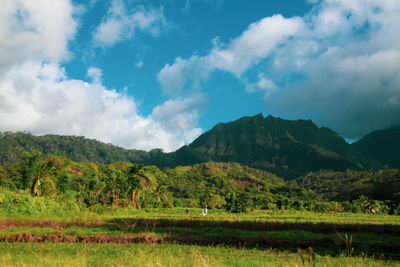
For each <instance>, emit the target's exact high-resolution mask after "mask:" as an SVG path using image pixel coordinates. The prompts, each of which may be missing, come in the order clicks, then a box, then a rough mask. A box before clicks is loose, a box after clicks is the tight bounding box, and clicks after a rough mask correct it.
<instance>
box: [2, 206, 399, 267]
mask: <svg viewBox="0 0 400 267" xmlns="http://www.w3.org/2000/svg"><path fill="white" fill-rule="evenodd" d="M198 213H199V209H190V210H189V214H186V209H179V208H175V209H165V210H162V209H152V210H115V211H114V212H113V213H108V214H102V215H99V214H95V213H89V212H87V213H84V214H83V217H82V218H79V219H77V218H67V217H58V218H55V217H53V218H51V217H46V218H43V217H40V216H37V217H30V218H26V217H14V218H10V217H7V219H6V218H3V220H0V237H3V238H5V237H7V238H6V239H5V240H17V239H15V238H14V239H12V238H11V239H9V238H8V237H9V236H10V235H11V236H13V235H14V236H17V235H20V234H24V233H29V234H30V235H32V236H36V237H46V236H50V235H57V236H60V235H70V236H75V237H87V236H102V235H107V236H126V235H130V236H140V235H146V234H149V235H150V236H157V237H159V238H161V239H163V240H164V242H163V244H162V245H160V244H158V245H150V244H144V243H138V244H98V243H89V244H84V243H73V244H68V243H45V244H43V243H29V244H23V243H19V242H15V243H13V242H11V243H8V242H0V266H8V265H19V266H24V265H36V266H39V265H52V266H64V265H68V266H72V265H73V266H88V265H89V266H97V265H99V266H100V265H102V266H104V265H106V266H118V265H124V266H125V265H128V266H138V265H140V266H156V265H158V264H161V266H271V265H272V266H296V265H297V266H301V265H302V259H301V255H300V254H302V253H300V254H299V253H297V250H298V248H302V249H304V250H306V249H307V247H309V246H311V247H312V248H313V249H314V251H315V252H316V260H315V263H316V266H332V265H334V266H382V265H385V266H386V265H389V266H392V265H393V266H400V261H398V259H400V216H387V215H365V214H347V213H346V214H327V213H314V212H295V211H284V212H270V211H254V212H252V213H248V214H228V213H225V212H224V211H216V210H211V211H210V212H209V214H208V215H207V216H201V215H200V216H199V215H198ZM5 219H6V220H5ZM345 234H347V235H348V237H351V238H352V243H351V244H347V245H346V242H345V241H344V240H343V239H342V238H341V236H345ZM2 240H4V239H2ZM47 240H48V239H47ZM74 242H75V241H74ZM91 242H92V241H91ZM141 242H143V241H141ZM346 251H352V257H349V258H346V257H344V256H343V255H345V254H346ZM353 251H354V252H353ZM302 255H303V254H302ZM303 256H304V255H303ZM307 257H308V256H307ZM307 257H306V258H307ZM308 258H309V257H308ZM379 258H382V259H385V260H386V261H383V260H378V259H379ZM389 259H394V261H387V260H389ZM14 260H15V261H14ZM303 260H304V259H303ZM306 260H307V259H306ZM308 264H309V263H308Z"/></svg>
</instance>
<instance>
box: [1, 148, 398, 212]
mask: <svg viewBox="0 0 400 267" xmlns="http://www.w3.org/2000/svg"><path fill="white" fill-rule="evenodd" d="M0 188H1V189H0V191H1V192H0V206H1V207H2V209H6V210H7V209H22V210H25V211H26V212H30V210H35V208H33V206H35V207H36V205H39V206H38V207H36V208H39V209H42V208H43V206H41V205H42V204H40V201H39V200H40V199H42V200H43V201H47V202H48V201H50V200H51V199H53V200H54V201H56V202H57V203H59V202H60V203H70V204H69V206H70V207H76V208H77V209H79V208H85V209H86V208H87V209H91V210H97V211H98V210H102V209H105V208H107V207H129V206H130V207H134V208H137V209H140V208H146V207H170V206H179V207H199V208H200V207H209V208H223V209H226V210H229V211H232V212H239V211H247V210H248V209H298V210H317V211H345V210H347V211H363V212H374V213H375V212H383V213H390V214H395V213H398V212H399V211H400V210H399V208H400V206H399V205H400V193H399V191H400V174H399V171H398V170H382V171H378V172H374V171H362V172H357V171H347V172H330V171H319V172H316V173H308V174H307V175H305V176H303V177H300V178H298V179H296V180H292V181H284V180H283V179H281V178H279V177H278V176H276V175H274V174H272V173H270V172H266V171H262V170H258V169H253V168H249V167H246V166H242V165H240V164H238V163H216V162H208V163H201V164H195V165H193V166H178V167H175V168H167V169H165V170H160V169H159V168H157V167H156V166H144V165H142V164H132V163H128V162H121V161H120V162H115V163H112V164H108V165H104V164H95V163H92V162H75V161H71V160H69V159H67V158H64V157H59V156H52V157H49V158H47V159H41V153H40V152H35V153H33V154H30V153H23V154H22V157H21V160H20V161H19V162H18V163H14V164H7V165H3V166H0ZM28 195H29V196H30V197H28ZM38 201H39V202H38ZM47 202H46V203H47ZM361 203H363V204H362V205H361ZM4 205H6V206H4ZM32 205H33V206H32ZM43 205H45V206H46V205H48V204H43Z"/></svg>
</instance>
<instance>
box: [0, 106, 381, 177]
mask: <svg viewBox="0 0 400 267" xmlns="http://www.w3.org/2000/svg"><path fill="white" fill-rule="evenodd" d="M34 150H39V151H41V152H42V153H43V155H44V156H45V157H48V156H49V155H58V156H64V157H67V158H69V159H71V160H74V161H90V162H94V163H98V164H109V163H112V162H116V161H127V162H135V163H143V164H145V165H156V166H157V167H159V168H165V167H170V168H171V167H176V166H180V165H193V164H196V163H204V162H208V161H216V162H238V163H240V164H243V165H247V166H250V167H253V168H258V169H263V170H267V171H270V172H273V173H275V174H277V175H279V176H281V177H285V178H290V179H292V178H296V177H299V176H301V175H303V174H306V173H308V172H310V171H318V170H321V169H325V170H336V171H344V170H346V169H352V170H363V169H369V168H380V167H381V165H380V164H379V163H377V162H376V161H374V160H371V159H369V158H368V157H367V156H365V155H363V154H362V153H360V152H358V151H356V150H355V149H353V147H352V146H350V145H349V144H348V143H347V142H346V141H345V140H344V139H343V138H342V137H341V136H340V135H339V134H337V133H335V132H333V131H332V130H330V129H328V128H325V127H322V128H319V127H317V126H316V125H315V124H314V123H313V122H312V121H311V120H296V121H290V120H284V119H281V118H275V117H272V116H268V117H265V118H264V117H263V116H262V115H261V114H259V115H256V116H252V117H244V118H241V119H239V120H236V121H232V122H228V123H219V124H217V125H216V126H215V127H214V128H212V129H211V130H209V131H207V132H206V133H204V134H202V135H201V136H199V137H198V138H197V139H196V140H194V141H193V142H192V143H191V144H189V145H187V146H183V147H182V148H180V149H178V150H177V151H175V152H172V153H164V152H163V151H162V150H161V149H153V150H151V151H150V152H146V151H141V150H127V149H123V148H121V147H117V146H114V145H111V144H104V143H102V142H99V141H96V140H90V139H86V138H84V137H75V136H58V135H44V136H33V135H31V134H27V133H3V134H0V164H4V163H11V162H16V161H18V159H19V156H20V155H21V153H22V152H23V151H28V152H30V153H32V152H33V151H34Z"/></svg>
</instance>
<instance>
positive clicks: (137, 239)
mask: <svg viewBox="0 0 400 267" xmlns="http://www.w3.org/2000/svg"><path fill="white" fill-rule="evenodd" d="M0 242H52V243H59V242H66V243H147V244H161V243H163V239H162V238H161V237H158V236H154V235H152V234H139V235H134V236H132V235H119V236H117V235H88V236H72V235H64V234H61V235H47V236H34V235H32V234H30V233H21V234H8V235H7V236H4V237H0Z"/></svg>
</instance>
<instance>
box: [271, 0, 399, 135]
mask: <svg viewBox="0 0 400 267" xmlns="http://www.w3.org/2000/svg"><path fill="white" fill-rule="evenodd" d="M305 22H306V25H307V28H305V29H304V30H303V31H301V32H299V33H297V34H296V35H295V36H294V37H293V38H292V39H291V40H288V41H287V42H285V45H284V46H283V47H281V48H279V49H277V51H276V53H275V54H274V55H273V56H272V57H271V61H272V62H273V64H272V65H271V66H269V67H268V69H267V70H266V71H267V72H269V73H270V74H272V73H273V74H274V75H273V76H274V77H273V78H274V79H275V81H276V82H277V83H281V84H283V86H280V87H281V88H280V90H276V91H274V93H273V94H272V95H269V96H268V97H267V98H266V106H267V107H268V109H269V110H270V111H271V112H273V113H278V114H282V115H285V116H287V117H291V118H296V117H298V116H299V115H301V114H308V115H309V116H311V117H312V118H313V119H315V120H316V121H317V122H318V123H319V124H320V125H325V126H329V127H332V128H333V129H334V130H336V131H339V132H340V133H341V134H343V135H345V136H346V137H349V138H359V137H362V136H363V135H364V134H366V133H368V132H370V131H373V130H376V129H380V128H386V127H390V126H392V125H394V124H398V123H399V122H400V119H399V118H400V103H399V102H398V100H399V99H400V78H399V75H398V73H400V35H399V34H398V33H399V30H398V25H400V2H399V1H394V0H384V1H378V0H368V1H361V0H352V1H346V0H326V1H322V2H321V3H320V4H319V5H317V6H315V7H314V9H313V11H312V12H311V13H310V14H309V15H308V16H306V17H305ZM288 74H289V75H292V74H296V75H299V76H300V77H301V78H300V79H298V80H296V79H295V80H294V81H288Z"/></svg>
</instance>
